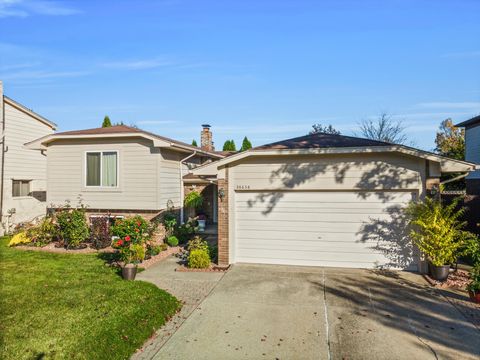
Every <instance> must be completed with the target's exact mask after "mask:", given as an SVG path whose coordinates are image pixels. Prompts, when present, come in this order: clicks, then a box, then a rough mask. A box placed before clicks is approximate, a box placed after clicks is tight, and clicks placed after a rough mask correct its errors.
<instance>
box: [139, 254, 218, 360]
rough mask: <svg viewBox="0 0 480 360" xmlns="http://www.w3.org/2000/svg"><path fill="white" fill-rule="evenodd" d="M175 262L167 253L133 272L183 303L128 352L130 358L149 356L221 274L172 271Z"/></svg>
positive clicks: (155, 351)
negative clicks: (176, 311) (136, 350)
mask: <svg viewBox="0 0 480 360" xmlns="http://www.w3.org/2000/svg"><path fill="white" fill-rule="evenodd" d="M177 266H178V265H177V263H176V258H175V257H170V258H168V259H166V260H165V261H162V262H161V263H158V264H156V265H154V266H152V267H151V268H149V269H147V270H145V271H143V272H141V273H140V274H138V276H137V279H138V280H143V281H148V282H151V283H153V284H155V285H157V286H158V287H159V288H161V289H164V290H166V291H168V292H169V293H170V294H172V295H174V296H175V297H176V298H177V299H179V300H180V301H182V302H183V307H182V310H181V311H180V312H178V313H177V314H176V315H175V316H174V317H173V318H172V319H171V320H170V321H169V322H168V323H167V324H165V325H164V326H163V327H162V328H160V329H159V330H157V332H156V333H155V335H154V336H153V337H152V338H151V339H149V340H148V341H147V342H146V343H145V344H144V345H143V347H142V348H141V349H140V350H139V351H138V352H137V353H135V354H134V355H133V356H132V359H133V360H143V359H152V358H153V356H154V355H155V354H156V353H157V352H158V351H159V350H160V349H161V347H162V346H163V345H164V344H165V343H166V342H167V340H168V339H169V338H170V337H171V336H172V335H173V333H175V331H176V330H177V329H178V328H179V327H180V325H182V323H183V322H184V321H185V320H186V319H187V318H188V317H189V316H190V314H191V313H192V312H193V311H194V310H195V309H196V308H197V307H198V305H199V304H200V303H201V302H202V301H203V300H204V299H205V297H206V296H207V295H208V294H209V293H210V292H211V291H212V289H213V288H214V287H215V285H216V284H217V283H218V281H219V280H220V279H221V278H222V277H223V275H224V274H223V273H198V272H176V271H175V268H176V267H177Z"/></svg>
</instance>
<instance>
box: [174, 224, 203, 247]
mask: <svg viewBox="0 0 480 360" xmlns="http://www.w3.org/2000/svg"><path fill="white" fill-rule="evenodd" d="M197 224H198V223H197V221H196V220H194V219H189V220H188V221H187V222H186V223H185V224H182V225H180V226H178V227H177V229H176V231H175V236H176V237H177V238H178V239H179V240H180V243H182V244H185V243H186V242H187V241H188V240H190V239H191V238H192V236H193V234H195V230H196V228H197Z"/></svg>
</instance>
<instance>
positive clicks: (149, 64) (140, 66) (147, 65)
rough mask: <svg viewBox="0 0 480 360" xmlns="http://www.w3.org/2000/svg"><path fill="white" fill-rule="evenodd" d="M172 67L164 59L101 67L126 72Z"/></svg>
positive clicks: (118, 63) (122, 62) (108, 64)
mask: <svg viewBox="0 0 480 360" xmlns="http://www.w3.org/2000/svg"><path fill="white" fill-rule="evenodd" d="M170 65H173V62H172V61H170V60H166V59H161V58H155V59H144V60H130V61H117V62H108V63H103V64H102V66H103V67H106V68H110V69H126V70H144V69H153V68H158V67H163V66H170Z"/></svg>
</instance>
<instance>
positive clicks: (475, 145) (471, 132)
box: [465, 125, 480, 179]
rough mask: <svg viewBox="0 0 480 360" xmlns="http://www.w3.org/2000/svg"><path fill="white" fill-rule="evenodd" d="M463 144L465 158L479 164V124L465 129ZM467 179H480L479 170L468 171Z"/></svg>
mask: <svg viewBox="0 0 480 360" xmlns="http://www.w3.org/2000/svg"><path fill="white" fill-rule="evenodd" d="M465 144H466V151H465V159H466V160H467V161H471V162H474V163H476V164H480V125H477V126H473V127H471V128H467V129H466V131H465ZM467 179H480V170H477V171H475V172H472V173H470V174H469V175H468V177H467Z"/></svg>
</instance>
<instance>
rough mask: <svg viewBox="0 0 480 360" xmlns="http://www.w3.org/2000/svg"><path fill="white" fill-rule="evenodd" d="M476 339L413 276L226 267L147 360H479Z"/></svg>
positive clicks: (476, 331) (440, 297) (440, 299)
mask: <svg viewBox="0 0 480 360" xmlns="http://www.w3.org/2000/svg"><path fill="white" fill-rule="evenodd" d="M479 357H480V331H479V329H477V328H475V326H474V325H472V324H471V323H470V322H469V321H467V319H466V318H465V317H464V316H463V315H462V314H461V313H460V312H459V311H458V310H457V308H455V307H454V306H453V305H451V304H450V302H448V301H447V300H446V298H445V297H444V296H443V295H441V294H440V293H439V292H438V291H434V290H432V289H431V288H429V287H427V286H426V284H425V282H424V281H423V279H422V278H421V277H420V276H419V275H415V274H409V273H397V272H375V271H368V270H348V269H332V268H307V267H291V266H264V265H235V266H234V267H233V268H232V269H231V270H230V271H229V272H228V273H226V274H225V275H224V276H223V277H222V278H221V279H219V280H218V282H217V283H216V285H215V287H213V290H212V291H211V292H210V293H209V295H207V297H206V298H205V300H204V301H203V302H201V303H200V304H199V305H198V306H197V307H196V309H195V310H193V312H192V313H191V315H190V316H189V317H188V318H187V319H186V320H185V321H184V322H183V324H182V325H181V326H180V327H179V328H178V329H177V330H176V331H175V332H174V333H173V335H172V336H171V337H170V338H169V339H168V340H167V341H166V342H164V344H163V346H162V347H161V348H160V349H159V351H158V352H156V354H155V355H154V356H153V358H155V359H478V358H479Z"/></svg>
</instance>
